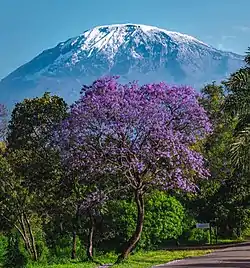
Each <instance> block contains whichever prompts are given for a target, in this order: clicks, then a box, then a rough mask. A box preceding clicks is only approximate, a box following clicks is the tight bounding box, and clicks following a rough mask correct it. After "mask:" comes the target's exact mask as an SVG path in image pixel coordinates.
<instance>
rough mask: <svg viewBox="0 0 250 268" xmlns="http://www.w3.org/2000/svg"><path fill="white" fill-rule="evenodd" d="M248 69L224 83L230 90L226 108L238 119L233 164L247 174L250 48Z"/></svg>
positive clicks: (249, 145) (235, 74) (232, 150)
mask: <svg viewBox="0 0 250 268" xmlns="http://www.w3.org/2000/svg"><path fill="white" fill-rule="evenodd" d="M245 62H246V67H245V68H241V69H240V70H239V71H237V72H235V73H234V74H232V75H231V76H230V77H229V79H228V80H227V81H226V82H224V84H225V85H226V87H227V89H228V96H227V98H226V102H225V108H226V110H227V111H229V112H230V113H231V114H232V115H234V116H237V117H238V124H237V126H236V127H235V140H234V142H233V144H232V149H231V156H232V162H233V164H234V165H235V167H237V168H242V169H243V170H245V171H246V172H247V173H249V171H250V161H249V160H250V48H249V49H248V52H247V54H246V57H245Z"/></svg>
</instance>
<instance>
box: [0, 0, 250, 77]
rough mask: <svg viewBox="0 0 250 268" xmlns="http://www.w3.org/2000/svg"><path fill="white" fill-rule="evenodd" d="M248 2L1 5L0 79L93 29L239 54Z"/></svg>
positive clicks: (13, 0) (249, 29)
mask: <svg viewBox="0 0 250 268" xmlns="http://www.w3.org/2000/svg"><path fill="white" fill-rule="evenodd" d="M249 10H250V0H237V1H236V0H0V59H1V61H0V79H1V78H3V77H4V76H6V75H7V74H8V73H10V72H12V71H13V70H14V69H16V68H17V67H19V66H20V65H22V64H24V63H25V62H27V61H29V60H31V59H32V58H33V57H34V56H36V55H37V54H39V53H41V52H42V51H43V50H45V49H47V48H49V47H53V46H55V45H57V43H59V42H60V41H64V40H66V39H67V38H69V37H73V36H76V35H79V34H81V33H82V32H83V31H85V30H87V29H89V28H92V27H94V26H97V25H104V24H112V23H138V24H148V25H154V26H158V27H161V28H165V29H167V30H173V31H178V32H181V33H186V34H189V35H192V36H195V37H197V38H198V39H200V40H202V41H204V42H206V43H209V44H211V45H213V46H215V47H216V48H220V49H225V50H231V51H234V52H237V53H241V54H243V53H244V52H245V51H246V49H247V47H248V46H250V17H249Z"/></svg>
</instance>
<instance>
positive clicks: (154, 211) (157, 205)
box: [102, 191, 185, 249]
mask: <svg viewBox="0 0 250 268" xmlns="http://www.w3.org/2000/svg"><path fill="white" fill-rule="evenodd" d="M145 208H146V210H145V222H144V229H143V231H142V237H141V240H140V243H139V248H143V249H149V248H152V247H157V246H158V245H160V244H163V243H164V242H166V241H167V240H172V239H177V238H178V237H179V236H180V235H181V234H182V231H183V229H182V226H183V221H184V216H185V215H184V209H183V207H182V205H181V204H180V202H179V201H178V200H177V199H176V198H174V197H171V196H169V195H167V194H166V193H164V192H160V191H154V192H153V193H151V194H150V195H149V196H147V197H146V200H145ZM107 211H108V213H109V214H108V216H109V218H111V219H113V222H112V226H109V228H110V229H111V230H112V232H115V236H114V238H113V239H111V241H108V242H109V243H110V244H111V245H112V247H113V248H112V249H115V248H117V247H118V248H119V245H121V244H122V243H124V242H125V241H126V240H127V239H129V237H130V236H131V234H132V233H133V230H134V228H135V226H136V206H135V204H133V203H131V202H130V201H127V200H121V201H119V202H117V201H111V202H109V203H108V209H107ZM118 215H119V216H118ZM117 216H118V217H117ZM104 220H105V219H104ZM106 243H107V241H106ZM106 243H104V244H103V246H102V247H103V248H107V244H106Z"/></svg>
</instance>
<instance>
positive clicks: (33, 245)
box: [24, 214, 38, 261]
mask: <svg viewBox="0 0 250 268" xmlns="http://www.w3.org/2000/svg"><path fill="white" fill-rule="evenodd" d="M24 218H25V221H26V223H27V225H28V230H29V235H30V238H31V248H32V252H33V259H34V261H37V260H38V256H37V250H36V242H35V237H34V234H33V232H32V228H31V225H30V221H29V219H28V218H27V216H26V214H24Z"/></svg>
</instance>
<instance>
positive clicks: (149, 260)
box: [28, 250, 211, 268]
mask: <svg viewBox="0 0 250 268" xmlns="http://www.w3.org/2000/svg"><path fill="white" fill-rule="evenodd" d="M210 252H211V250H185V251H165V250H158V251H149V252H140V253H136V254H134V255H131V256H130V257H129V259H128V260H127V261H125V262H124V263H122V264H119V265H114V266H113V267H114V268H150V267H152V266H154V265H157V264H163V263H167V262H170V261H173V260H178V259H183V258H187V257H194V256H201V255H204V254H207V253H210ZM116 258H117V256H116V255H115V254H106V255H104V256H102V257H99V258H98V260H99V261H100V262H102V263H105V264H108V263H114V262H115V260H116ZM96 267H98V265H96V264H92V263H84V262H83V263H80V262H79V263H69V264H55V265H42V264H40V265H32V266H28V268H96Z"/></svg>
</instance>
